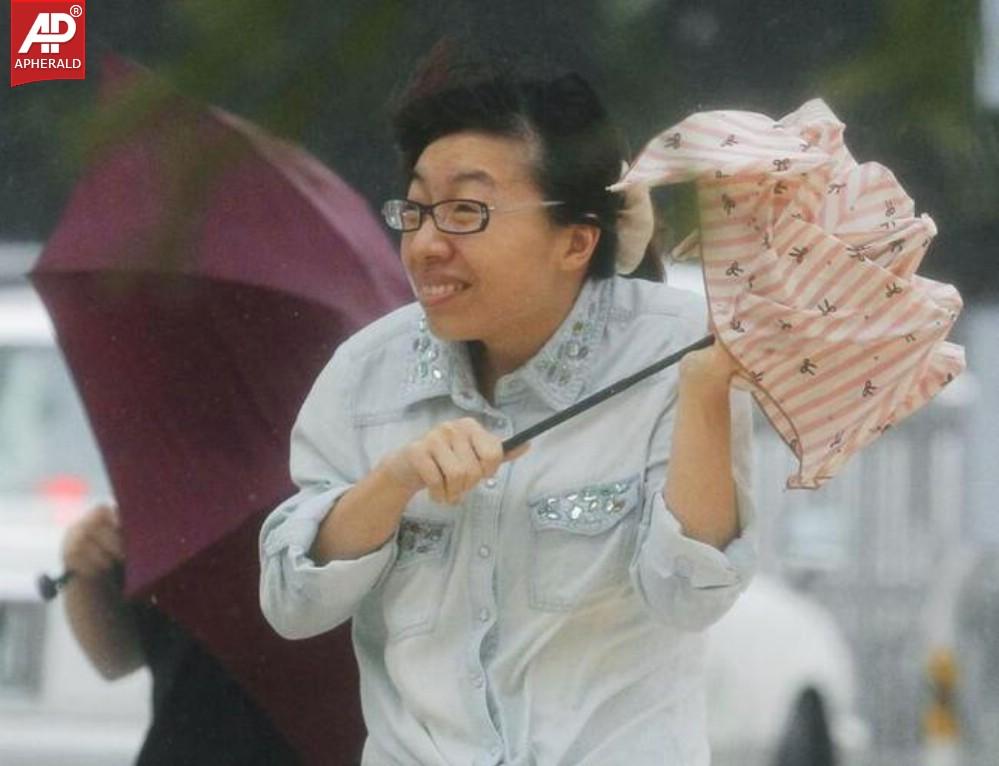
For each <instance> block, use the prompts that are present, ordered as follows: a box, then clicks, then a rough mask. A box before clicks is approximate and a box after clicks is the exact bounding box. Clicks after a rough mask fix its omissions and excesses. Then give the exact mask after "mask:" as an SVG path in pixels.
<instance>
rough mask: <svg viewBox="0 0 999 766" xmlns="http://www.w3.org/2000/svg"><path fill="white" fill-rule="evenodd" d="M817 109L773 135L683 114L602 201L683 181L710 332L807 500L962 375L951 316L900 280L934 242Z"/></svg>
mask: <svg viewBox="0 0 999 766" xmlns="http://www.w3.org/2000/svg"><path fill="white" fill-rule="evenodd" d="M843 130H844V126H843V123H841V122H840V121H839V120H838V119H837V118H836V116H835V115H834V114H833V113H832V112H831V111H830V109H829V107H828V106H826V104H825V103H824V102H822V101H820V100H813V101H809V102H808V103H806V104H805V105H804V106H802V107H801V108H800V109H798V110H797V111H795V112H793V113H791V114H789V115H787V116H786V117H784V118H783V119H781V120H780V121H779V122H774V120H772V119H771V118H769V117H766V116H765V115H761V114H755V113H751V112H737V111H718V112H703V113H699V114H695V115H692V116H691V117H688V118H687V119H685V120H683V121H682V122H681V123H679V124H678V125H676V126H674V127H672V128H669V129H668V130H666V131H664V132H663V133H661V134H660V135H659V136H657V137H656V138H655V139H653V140H652V141H651V142H650V143H649V144H648V145H647V146H646V147H645V149H644V150H643V151H642V152H641V154H640V155H639V156H638V158H637V160H636V162H635V163H634V165H633V166H632V167H631V169H630V170H629V171H628V172H627V173H626V174H625V176H624V177H623V178H622V180H621V182H620V183H619V184H617V186H616V187H615V188H624V187H627V186H630V185H633V184H641V185H646V186H654V185H660V184H671V183H679V182H684V181H694V182H695V183H696V187H697V194H698V202H699V207H700V217H701V220H700V227H699V231H697V232H695V233H694V234H692V235H691V237H689V238H688V239H687V240H686V241H685V242H684V243H683V244H682V245H681V247H680V248H678V249H682V250H687V249H694V248H699V250H700V253H701V257H702V260H703V268H704V277H705V285H706V287H707V293H708V302H709V308H710V313H711V319H712V323H713V325H714V331H715V334H716V336H717V338H718V339H719V340H720V341H721V342H722V343H724V344H725V346H726V348H727V349H728V350H729V352H730V353H731V354H732V356H733V357H734V358H735V359H736V361H738V363H739V365H740V366H741V368H742V371H741V376H740V377H739V379H738V381H737V383H738V384H739V385H742V386H744V387H747V388H749V389H751V390H752V392H753V394H754V397H755V399H756V401H757V402H758V403H759V405H760V407H761V408H762V410H763V412H764V413H765V414H766V416H767V418H768V419H769V420H770V422H771V424H772V425H773V426H774V428H776V430H777V432H778V433H779V434H780V435H781V437H782V438H783V439H784V441H785V442H786V443H787V444H788V446H789V447H790V448H791V449H792V450H793V452H794V454H795V455H796V456H797V458H798V460H799V466H798V471H797V472H796V473H795V474H793V475H792V476H790V477H789V478H788V482H787V485H788V487H792V488H802V487H804V488H817V487H819V486H820V485H821V484H822V483H823V482H824V481H826V480H828V479H829V478H831V477H832V476H834V475H835V474H836V472H837V471H838V470H839V469H840V468H842V467H843V465H844V463H845V462H846V461H847V459H848V458H849V457H850V455H852V454H853V453H854V452H856V451H857V450H859V449H861V448H862V447H864V446H866V445H867V444H869V443H870V442H872V441H873V440H874V439H876V438H877V437H878V436H880V435H881V434H882V433H884V432H885V430H887V429H888V428H889V427H890V426H891V425H893V424H895V423H898V422H899V421H900V420H901V419H903V418H905V417H906V416H908V415H909V414H911V413H912V412H913V411H915V410H916V409H918V408H919V407H921V406H922V405H924V404H926V403H927V402H928V401H929V399H930V398H931V397H933V396H934V395H935V394H936V393H937V392H938V391H940V389H941V388H942V387H943V386H945V385H946V384H947V383H949V382H950V381H951V380H953V379H954V377H956V376H957V375H958V374H960V372H961V371H962V370H963V369H964V366H965V364H964V350H963V348H961V347H960V346H957V345H955V344H953V343H948V342H947V341H945V340H944V338H945V337H946V336H947V333H948V332H949V331H950V328H951V326H952V325H953V323H954V321H955V320H956V318H957V315H958V313H959V312H960V310H961V306H962V302H961V297H960V295H959V294H958V292H957V290H956V289H955V288H954V287H953V286H951V285H947V284H942V283H940V282H935V281H933V280H929V279H925V278H923V277H921V276H919V275H918V274H916V273H915V272H916V268H917V267H918V266H919V263H920V261H922V258H923V255H924V254H925V253H926V250H927V248H928V246H929V244H930V241H931V239H932V238H933V236H934V235H935V234H936V227H935V226H934V224H933V221H932V220H931V219H930V218H929V217H928V216H926V215H922V216H916V215H915V212H914V204H913V201H912V199H911V198H910V197H909V196H908V195H907V194H906V193H905V192H904V191H903V189H902V187H901V186H900V185H899V183H898V181H897V180H896V179H895V176H894V175H893V174H892V173H891V171H890V170H888V169H887V168H885V167H884V166H882V165H879V164H877V163H875V162H867V163H863V164H858V163H857V162H856V161H855V160H854V159H853V157H852V156H851V155H850V153H849V151H848V150H847V148H846V146H845V145H844V143H843Z"/></svg>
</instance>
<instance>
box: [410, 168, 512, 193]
mask: <svg viewBox="0 0 999 766" xmlns="http://www.w3.org/2000/svg"><path fill="white" fill-rule="evenodd" d="M469 181H476V182H478V183H481V184H484V185H486V186H489V187H490V188H495V187H496V179H494V178H493V177H492V176H491V175H489V174H488V173H487V172H486V171H484V170H459V171H458V172H457V173H453V174H452V175H450V176H448V178H447V183H448V184H449V185H452V186H453V185H456V184H461V183H467V182H469ZM413 182H419V183H421V184H422V183H426V181H425V180H424V178H423V176H421V175H420V171H418V170H416V169H414V170H413V173H412V176H411V177H410V183H413Z"/></svg>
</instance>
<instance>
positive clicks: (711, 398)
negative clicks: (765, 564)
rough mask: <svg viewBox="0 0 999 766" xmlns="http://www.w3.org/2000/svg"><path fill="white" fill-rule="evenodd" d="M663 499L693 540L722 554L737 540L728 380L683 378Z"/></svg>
mask: <svg viewBox="0 0 999 766" xmlns="http://www.w3.org/2000/svg"><path fill="white" fill-rule="evenodd" d="M664 499H665V501H666V506H667V507H668V508H669V509H670V511H671V512H672V513H673V515H674V516H675V517H676V518H677V520H678V521H679V522H680V524H681V526H682V527H683V532H684V534H685V535H687V536H688V537H691V538H693V539H695V540H700V541H701V542H704V543H707V544H709V545H713V546H714V547H716V548H719V549H722V548H724V547H725V546H726V545H728V544H729V543H730V542H731V541H732V540H734V539H735V538H736V537H738V535H739V519H738V513H737V509H736V502H735V484H734V482H733V479H732V424H731V411H730V405H729V379H728V378H727V377H724V378H708V377H701V378H697V377H693V376H691V377H687V378H685V377H684V376H682V375H681V378H680V388H679V396H678V401H677V413H676V421H675V424H674V428H673V445H672V448H671V452H670V461H669V472H668V478H667V482H666V491H665V497H664Z"/></svg>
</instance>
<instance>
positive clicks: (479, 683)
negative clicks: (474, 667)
mask: <svg viewBox="0 0 999 766" xmlns="http://www.w3.org/2000/svg"><path fill="white" fill-rule="evenodd" d="M472 683H473V684H474V685H475V687H476V688H478V689H481V688H482V687H483V685H484V684H485V683H486V680H485V679H484V678H483V677H482V676H479V675H475V676H472Z"/></svg>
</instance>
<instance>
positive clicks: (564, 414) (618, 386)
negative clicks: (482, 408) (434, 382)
mask: <svg viewBox="0 0 999 766" xmlns="http://www.w3.org/2000/svg"><path fill="white" fill-rule="evenodd" d="M714 342H715V336H714V335H705V336H704V337H703V338H701V339H700V340H697V341H694V342H693V343H691V344H690V345H689V346H684V347H683V348H681V349H680V350H679V351H676V352H674V353H672V354H670V355H669V356H667V357H666V358H665V359H660V360H659V361H658V362H655V363H654V364H650V365H649V366H648V367H644V368H642V369H641V370H639V371H638V372H636V373H633V374H631V375H629V376H628V377H627V378H622V379H621V380H619V381H617V382H616V383H611V384H610V385H609V386H607V387H606V388H602V389H600V390H599V391H597V392H595V393H592V394H590V395H589V396H587V397H586V398H585V399H580V400H579V401H578V402H576V403H575V404H573V405H571V406H569V407H566V408H565V409H564V410H562V411H561V412H556V413H555V414H554V415H552V416H551V417H547V418H545V419H544V420H542V421H540V422H538V423H535V424H534V425H533V426H529V427H528V428H525V429H524V430H523V431H521V432H520V433H517V434H514V435H513V436H511V437H510V438H509V439H507V440H506V441H504V442H503V452H504V453H506V452H509V451H510V450H513V449H516V448H517V447H519V446H520V445H521V444H524V443H525V442H528V441H530V440H531V439H533V438H534V437H535V436H538V435H540V434H543V433H544V432H545V431H547V430H548V429H550V428H554V427H555V426H557V425H558V424H559V423H562V422H564V421H566V420H568V419H569V418H571V417H572V416H573V415H578V414H579V413H580V412H583V411H585V410H588V409H589V408H590V407H593V406H594V405H596V404H600V402H602V401H603V400H604V399H609V398H610V397H612V396H614V394H619V393H621V392H622V391H624V390H625V389H628V388H631V387H632V386H633V385H635V384H636V383H638V382H639V381H640V380H645V378H647V377H649V376H650V375H655V374H656V373H657V372H659V371H661V370H665V369H666V368H667V367H670V366H671V365H674V364H676V363H677V362H679V361H680V360H681V359H683V357H685V356H686V355H687V354H689V353H690V352H691V351H697V350H698V349H702V348H707V347H708V346H710V345H711V344H712V343H714Z"/></svg>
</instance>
